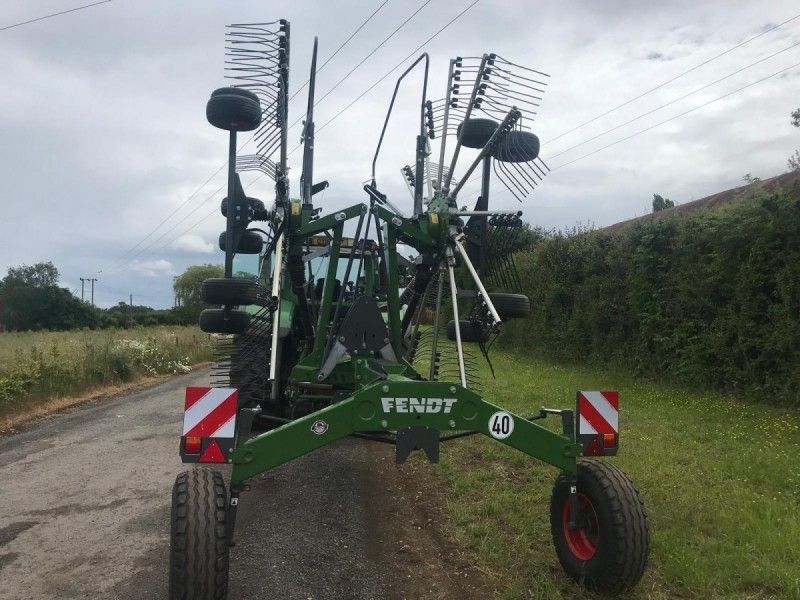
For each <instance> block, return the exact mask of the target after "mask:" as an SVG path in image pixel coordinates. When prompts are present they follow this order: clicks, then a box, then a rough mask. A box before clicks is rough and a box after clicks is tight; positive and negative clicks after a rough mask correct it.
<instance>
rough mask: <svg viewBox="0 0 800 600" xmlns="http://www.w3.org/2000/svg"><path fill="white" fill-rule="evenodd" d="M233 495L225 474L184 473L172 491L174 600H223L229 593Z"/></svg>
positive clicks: (171, 546)
mask: <svg viewBox="0 0 800 600" xmlns="http://www.w3.org/2000/svg"><path fill="white" fill-rule="evenodd" d="M226 503H227V495H226V492H225V482H224V480H223V479H222V475H221V474H220V473H219V472H217V471H213V470H210V469H203V468H198V469H193V470H191V471H184V472H182V473H180V474H179V475H178V477H177V478H176V479H175V485H174V486H173V488H172V513H171V517H170V572H169V588H170V592H169V593H170V600H222V599H224V598H226V597H227V595H228V566H229V554H228V543H227V539H226V537H225V506H226Z"/></svg>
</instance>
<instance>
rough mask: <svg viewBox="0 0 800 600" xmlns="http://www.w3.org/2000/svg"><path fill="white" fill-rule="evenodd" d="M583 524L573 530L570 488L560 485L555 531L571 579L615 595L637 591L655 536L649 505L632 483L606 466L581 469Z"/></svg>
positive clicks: (553, 512) (553, 513)
mask: <svg viewBox="0 0 800 600" xmlns="http://www.w3.org/2000/svg"><path fill="white" fill-rule="evenodd" d="M577 483H578V485H577V489H578V504H579V505H580V508H581V511H582V513H583V515H582V516H583V519H582V521H583V522H582V523H580V524H579V525H580V526H579V527H577V528H574V529H573V528H570V526H569V520H570V507H569V492H570V483H569V479H568V478H567V477H566V476H565V475H561V476H559V477H558V478H557V479H556V482H555V484H554V486H553V495H552V496H551V498H550V528H551V530H552V534H553V543H554V544H555V548H556V554H557V555H558V560H559V562H560V563H561V566H562V567H563V568H564V570H565V571H566V572H567V575H569V577H571V578H572V579H574V580H575V581H577V582H578V583H580V584H583V585H585V586H586V587H587V588H588V589H590V590H592V591H595V592H601V593H616V592H621V591H624V590H627V589H629V588H631V587H633V586H634V585H635V584H636V583H637V582H638V581H639V579H641V577H642V574H643V573H644V569H645V565H646V564H647V556H648V554H649V549H650V533H649V527H648V524H647V515H646V514H645V511H644V505H643V504H642V500H641V498H639V493H638V492H637V491H636V488H634V487H633V483H632V482H631V480H630V479H628V477H627V476H626V475H625V473H623V472H622V471H621V470H619V469H618V468H617V467H615V466H614V465H611V464H609V463H606V462H602V461H582V462H579V463H578V478H577Z"/></svg>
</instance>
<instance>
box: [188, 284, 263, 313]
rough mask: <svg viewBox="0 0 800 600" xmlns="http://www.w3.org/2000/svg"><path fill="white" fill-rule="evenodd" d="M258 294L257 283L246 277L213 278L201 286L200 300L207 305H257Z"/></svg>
mask: <svg viewBox="0 0 800 600" xmlns="http://www.w3.org/2000/svg"><path fill="white" fill-rule="evenodd" d="M258 294H259V288H258V284H257V283H256V281H255V280H254V279H247V278H244V277H212V278H211V279H206V280H205V281H204V282H203V285H202V286H200V298H201V299H202V300H203V302H206V303H207V304H234V305H240V306H241V305H246V304H256V303H257V302H258Z"/></svg>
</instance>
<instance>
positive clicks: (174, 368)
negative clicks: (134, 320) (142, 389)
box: [0, 327, 212, 418]
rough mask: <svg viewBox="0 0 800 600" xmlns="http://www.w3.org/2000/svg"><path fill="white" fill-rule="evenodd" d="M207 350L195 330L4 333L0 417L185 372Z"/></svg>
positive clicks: (202, 335)
mask: <svg viewBox="0 0 800 600" xmlns="http://www.w3.org/2000/svg"><path fill="white" fill-rule="evenodd" d="M211 351H212V344H211V337H210V336H209V335H208V334H205V333H202V332H201V331H200V330H199V329H198V328H197V327H138V328H133V329H104V330H94V331H93V330H80V331H61V332H23V333H3V334H0V418H1V417H6V416H9V415H12V414H15V413H19V412H23V411H25V410H26V409H28V408H29V407H31V406H32V405H35V404H37V403H40V402H42V401H44V400H49V399H52V398H59V397H63V396H72V395H76V394H81V393H83V392H86V391H89V390H92V389H95V388H99V387H102V386H108V385H114V384H118V383H122V382H127V381H132V380H134V379H136V378H139V377H142V376H147V375H158V374H168V373H184V372H186V371H188V370H189V369H190V368H191V366H192V365H194V364H196V363H198V362H203V361H207V360H210V359H211Z"/></svg>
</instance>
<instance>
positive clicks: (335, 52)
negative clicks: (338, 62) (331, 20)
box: [289, 0, 389, 100]
mask: <svg viewBox="0 0 800 600" xmlns="http://www.w3.org/2000/svg"><path fill="white" fill-rule="evenodd" d="M387 4H389V0H384V2H383V4H381V5H380V6H378V8H376V9H375V10H374V11H373V12H372V14H371V15H370V16H368V17H367V18H366V19H365V20H364V21H363V22H362V23H361V25H359V26H358V27H357V28H356V29H355V31H353V33H351V34H350V37H348V38H347V39H346V40H345V41H343V42H342V43H341V44H339V47H338V48H337V49H336V50H334V51H333V54H331V55H330V56H329V57H328V58H326V59H325V62H324V63H322V64H321V65H320V66H319V68H318V69H317V73H319V72H320V71H322V69H324V68H325V65H327V64H328V63H329V62H331V60H333V57H334V56H336V55H337V54H339V52H340V51H341V50H342V48H344V47H345V46H346V45H347V44H349V43H350V40H352V39H353V38H354V37H355V36H356V34H358V32H359V31H361V30H362V29H363V28H364V26H365V25H366V24H367V23H369V22H370V21H371V20H372V17H374V16H375V15H377V14H378V13H379V12H380V10H381V9H382V8H383V7H384V6H386V5H387ZM309 81H310V79H306V82H305V83H304V84H303V85H301V86H300V87H299V88H297V90H296V91H295V93H294V94H292V97H291V98H289V100H292V99H294V97H295V96H297V94H299V93H300V92H301V91H302V90H303V88H305V87H306V86H307V85H308V82H309Z"/></svg>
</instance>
